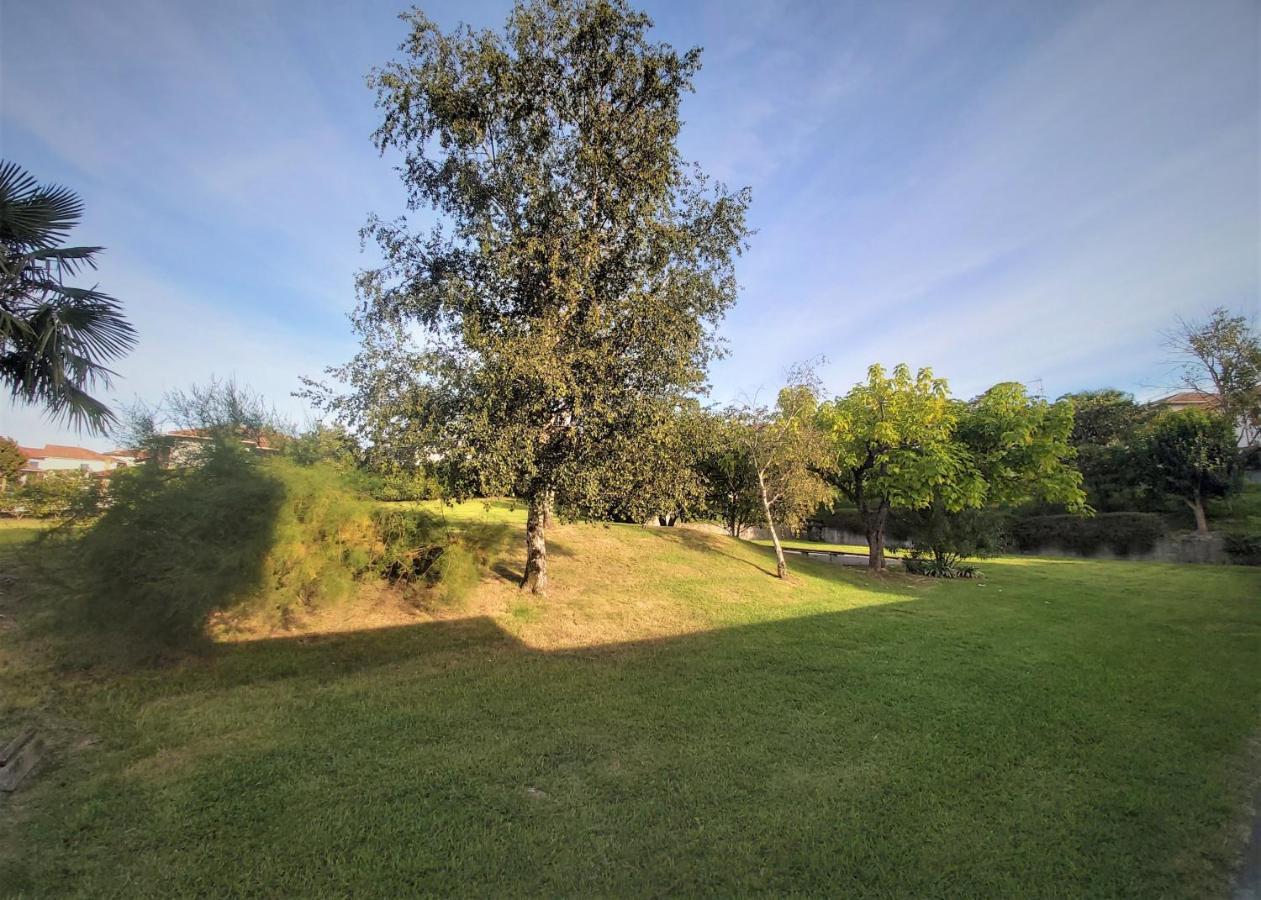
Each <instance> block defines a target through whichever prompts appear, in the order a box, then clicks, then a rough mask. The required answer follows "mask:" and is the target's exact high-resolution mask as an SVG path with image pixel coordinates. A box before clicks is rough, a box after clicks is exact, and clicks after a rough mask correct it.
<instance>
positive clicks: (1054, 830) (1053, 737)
mask: <svg viewBox="0 0 1261 900" xmlns="http://www.w3.org/2000/svg"><path fill="white" fill-rule="evenodd" d="M510 506H511V504H509V503H507V502H502V501H501V502H497V503H496V504H494V505H492V506H491V507H490V509H489V510H487V509H486V507H485V506H484V505H483V504H481V503H477V504H464V505H462V506H460V507H457V508H455V509H449V510H448V515H449V516H450V518H451V520H452V521H453V522H456V523H459V522H468V521H487V522H498V523H505V524H507V525H508V526H510V527H513V528H517V527H519V522H520V521H521V519H522V518H523V516H524V511H523V510H521V509H520V507H517V508H516V509H515V510H513V509H511V508H510ZM551 549H552V573H553V578H554V579H555V583H556V586H555V589H554V590H553V592H552V595H551V596H550V597H549V598H547V599H546V600H536V599H533V598H529V597H523V596H520V595H519V594H518V593H517V592H516V591H515V589H513V587H512V586H511V584H510V579H511V578H512V577H513V576H515V575H516V574H518V573H519V572H520V567H521V564H522V556H523V554H522V553H521V550H520V548H519V547H518V546H517V545H516V542H514V543H513V545H512V549H511V550H510V551H506V552H505V554H504V557H503V559H502V560H499V561H497V562H496V564H495V565H494V566H493V569H494V572H493V573H491V574H488V575H487V577H486V579H485V581H484V582H483V584H482V586H481V588H480V589H479V591H478V592H477V594H476V596H475V597H474V598H473V599H472V600H470V601H468V603H467V604H466V605H465V606H464V607H461V608H453V609H447V610H433V611H428V612H426V613H424V615H419V614H418V617H417V618H416V620H415V621H414V622H411V623H410V624H398V625H393V626H390V627H379V628H375V629H371V630H359V631H350V632H347V633H342V634H332V635H320V636H303V635H297V636H290V637H281V638H275V639H270V640H258V641H253V642H242V643H235V644H225V645H221V646H219V647H218V648H216V651H215V652H214V653H213V654H212V655H211V656H209V657H208V658H205V659H194V660H189V661H187V662H185V663H182V664H179V665H174V666H170V667H168V668H165V669H162V670H160V671H138V672H130V673H121V674H120V673H114V674H110V673H107V672H104V671H99V670H93V671H79V670H75V669H74V668H73V667H67V666H66V665H65V664H64V663H61V664H54V663H52V662H50V661H49V658H48V657H47V656H46V655H45V654H44V653H43V652H42V644H41V643H40V641H39V640H38V639H37V638H35V637H33V636H31V635H30V634H28V633H26V632H25V631H23V629H22V628H21V627H20V623H21V621H22V605H21V593H20V590H16V591H8V589H7V588H6V589H5V590H6V591H8V592H7V593H6V594H5V595H4V596H2V597H0V613H2V614H4V615H5V616H6V617H9V618H5V619H0V622H2V623H10V622H12V621H17V622H19V626H18V627H14V626H12V625H8V626H4V627H2V628H0V736H2V735H3V734H7V733H8V732H11V731H13V730H15V729H16V727H17V726H18V725H19V724H20V723H23V722H28V721H29V722H37V723H39V724H40V726H41V728H43V730H44V732H45V734H46V735H47V737H48V740H49V742H50V743H51V744H52V746H53V748H54V753H53V757H52V763H51V765H50V766H49V767H48V768H47V769H46V770H45V771H43V772H42V773H41V774H40V776H39V777H38V778H36V780H35V781H34V782H33V783H32V784H30V785H29V786H28V787H26V788H24V789H23V790H21V791H19V792H18V793H17V794H14V795H13V796H12V797H11V798H9V799H8V800H0V803H3V804H4V805H5V808H4V809H3V811H2V812H0V894H3V895H8V896H20V895H32V896H67V895H69V896H91V897H101V896H119V897H140V896H161V897H170V896H193V895H229V894H250V895H256V896H275V895H290V896H292V895H305V896H310V895H327V894H337V895H349V894H354V895H356V896H398V895H412V894H418V893H430V894H465V895H467V894H476V895H488V894H489V895H502V894H542V895H593V894H595V895H599V894H604V895H609V894H619V895H625V894H634V895H645V894H649V895H661V894H714V895H724V896H726V895H732V894H737V893H748V892H763V893H776V894H785V893H797V894H829V895H837V894H840V895H846V894H851V895H852V894H863V895H881V896H927V895H962V896H975V895H988V896H1066V895H1094V896H1105V895H1129V896H1204V895H1221V894H1223V893H1224V892H1225V891H1226V885H1227V884H1228V879H1229V875H1230V872H1229V870H1230V866H1231V865H1232V863H1233V860H1234V858H1235V855H1236V854H1237V852H1238V851H1239V849H1240V846H1239V840H1240V832H1239V826H1240V823H1241V816H1242V815H1243V805H1244V800H1245V797H1246V782H1247V775H1248V771H1249V769H1248V767H1249V766H1250V765H1252V764H1253V763H1255V762H1256V760H1250V759H1249V758H1248V751H1247V747H1248V744H1249V741H1250V740H1251V739H1253V738H1255V737H1256V736H1257V733H1258V731H1257V730H1258V726H1259V725H1261V722H1259V721H1258V708H1259V702H1261V666H1259V665H1258V664H1257V661H1258V658H1261V601H1259V599H1258V598H1259V597H1261V573H1258V572H1257V571H1256V570H1248V569H1243V568H1233V567H1208V566H1202V567H1193V566H1173V565H1160V564H1139V563H1127V562H1105V561H1088V560H1046V559H1039V560H1030V559H1025V560H1014V559H1003V560H993V561H988V562H987V563H986V564H985V569H986V575H987V578H986V580H985V581H984V582H981V583H977V582H966V581H958V582H930V581H927V580H923V579H916V578H909V577H906V576H901V575H889V576H885V577H876V578H873V577H871V576H869V575H867V574H866V573H865V572H864V571H861V570H848V569H844V568H841V567H838V566H834V565H831V564H829V563H826V562H822V561H819V562H812V561H809V560H805V559H796V558H793V559H790V560H789V564H790V566H791V568H792V570H793V572H794V577H793V580H792V581H791V582H790V583H782V582H780V581H778V580H776V579H775V578H773V577H771V575H770V573H771V572H773V561H772V559H771V555H770V552H769V551H767V550H765V549H763V548H760V547H757V546H754V545H752V544H749V543H745V542H738V541H734V540H730V539H727V538H723V537H719V536H715V535H710V534H701V533H699V532H692V531H688V530H684V529H641V528H638V527H632V526H608V527H605V526H599V525H569V526H563V527H561V528H559V529H556V530H555V532H554V534H553V537H552V539H551ZM6 553H7V558H8V562H0V570H9V569H11V568H12V566H13V559H14V557H15V555H16V554H14V552H13V548H12V547H10V548H9V549H8V550H7V551H5V550H2V549H0V554H6ZM19 585H20V582H19Z"/></svg>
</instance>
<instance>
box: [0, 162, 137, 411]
mask: <svg viewBox="0 0 1261 900" xmlns="http://www.w3.org/2000/svg"><path fill="white" fill-rule="evenodd" d="M82 214H83V204H82V202H81V201H80V200H79V198H78V197H77V196H76V195H75V194H74V192H73V191H71V190H69V189H68V188H64V187H57V186H40V185H39V184H38V182H36V181H35V179H34V178H33V177H31V176H30V175H29V174H28V173H27V172H26V171H25V170H23V169H22V168H21V167H20V166H18V165H16V164H15V163H11V162H0V382H3V383H4V384H6V385H7V386H8V388H9V392H10V396H11V397H12V398H13V399H14V400H17V401H20V402H24V403H31V404H41V405H43V406H44V407H45V408H46V409H47V410H48V412H49V413H50V414H51V415H52V416H54V417H55V418H58V419H61V420H63V421H65V422H67V423H69V424H71V425H72V426H74V427H77V428H80V429H85V428H86V429H89V430H91V431H96V432H102V433H103V432H104V430H105V429H107V428H108V427H109V426H110V425H111V424H112V423H113V421H114V417H113V414H112V413H110V411H109V409H108V407H106V406H105V405H104V404H103V403H101V401H99V400H97V399H95V398H94V397H92V396H90V395H89V393H88V390H89V389H95V388H96V387H98V386H105V387H108V386H109V384H110V382H111V379H112V378H113V376H114V372H113V371H112V370H111V369H109V368H107V366H106V365H105V364H106V363H107V362H109V361H110V360H113V359H117V358H119V357H121V356H123V355H124V354H126V353H127V352H128V351H130V350H131V349H132V348H133V347H134V346H135V344H136V332H135V329H134V328H132V326H131V325H130V324H129V323H128V322H127V320H126V318H125V317H124V316H123V311H122V305H121V304H120V303H119V302H118V301H117V300H115V299H114V298H113V297H111V296H109V295H108V294H106V293H104V292H102V291H101V290H99V289H98V288H97V287H96V286H93V287H90V288H85V287H75V286H72V285H68V284H66V283H65V280H66V279H67V278H73V277H74V276H76V275H78V274H80V273H82V272H83V271H85V270H87V269H95V268H96V260H95V256H96V254H97V253H99V252H100V251H101V250H102V248H101V247H88V246H85V247H58V246H57V244H58V243H60V242H61V241H62V240H64V239H65V237H66V236H67V235H68V234H69V232H70V230H71V229H72V228H73V227H74V226H75V225H76V224H77V223H78V222H79V219H80V218H81V217H82Z"/></svg>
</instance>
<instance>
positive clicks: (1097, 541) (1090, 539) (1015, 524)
mask: <svg viewBox="0 0 1261 900" xmlns="http://www.w3.org/2000/svg"><path fill="white" fill-rule="evenodd" d="M1164 533H1165V527H1164V524H1163V523H1162V521H1161V518H1160V516H1159V515H1157V514H1155V513H1137V512H1122V513H1100V514H1098V515H1096V516H1093V517H1091V518H1083V517H1081V516H1072V515H1054V516H1027V517H1024V518H1015V519H1013V520H1012V521H1011V524H1010V526H1009V534H1010V536H1011V540H1012V541H1013V543H1014V544H1015V546H1016V548H1017V549H1018V550H1020V551H1021V552H1023V553H1029V552H1032V551H1036V550H1041V549H1045V548H1051V547H1056V548H1059V549H1060V550H1065V551H1068V552H1070V553H1080V554H1081V555H1083V556H1093V555H1095V554H1096V553H1098V552H1099V551H1100V550H1101V549H1103V548H1107V549H1108V550H1111V551H1112V552H1113V553H1115V554H1116V555H1117V556H1130V555H1132V554H1135V553H1150V552H1151V551H1152V549H1154V548H1155V546H1156V542H1157V541H1159V540H1160V538H1161V537H1163V536H1164Z"/></svg>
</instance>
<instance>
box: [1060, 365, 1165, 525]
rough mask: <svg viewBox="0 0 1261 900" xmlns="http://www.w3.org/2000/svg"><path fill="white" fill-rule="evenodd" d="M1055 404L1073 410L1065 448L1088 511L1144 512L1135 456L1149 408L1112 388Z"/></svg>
mask: <svg viewBox="0 0 1261 900" xmlns="http://www.w3.org/2000/svg"><path fill="white" fill-rule="evenodd" d="M1060 401H1061V402H1062V401H1069V402H1071V403H1072V404H1073V431H1072V434H1071V435H1070V437H1069V443H1070V444H1072V446H1073V448H1074V450H1075V451H1076V456H1075V460H1074V461H1075V464H1076V466H1077V469H1078V471H1080V472H1081V474H1082V487H1083V488H1084V489H1085V491H1086V499H1087V500H1088V502H1089V503H1090V505H1091V507H1093V508H1094V509H1096V510H1099V511H1102V512H1118V511H1123V510H1134V509H1143V508H1145V507H1146V506H1147V505H1148V504H1149V501H1150V497H1151V495H1150V492H1149V491H1148V490H1147V487H1146V485H1145V483H1144V477H1143V465H1142V460H1141V459H1140V456H1141V452H1142V451H1141V444H1142V433H1143V429H1144V428H1145V427H1146V425H1147V423H1148V422H1150V421H1151V418H1152V416H1153V414H1154V411H1153V409H1152V407H1150V406H1146V405H1143V404H1140V403H1136V402H1135V401H1134V397H1133V395H1132V394H1128V393H1126V392H1124V391H1118V390H1115V389H1113V388H1104V389H1102V390H1095V391H1081V392H1079V393H1076V394H1065V395H1064V396H1062V397H1060Z"/></svg>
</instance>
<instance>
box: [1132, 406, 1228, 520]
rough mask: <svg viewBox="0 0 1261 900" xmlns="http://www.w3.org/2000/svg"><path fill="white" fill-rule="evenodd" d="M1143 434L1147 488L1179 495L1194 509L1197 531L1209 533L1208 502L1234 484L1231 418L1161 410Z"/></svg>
mask: <svg viewBox="0 0 1261 900" xmlns="http://www.w3.org/2000/svg"><path fill="white" fill-rule="evenodd" d="M1145 437H1146V440H1145V448H1146V452H1147V477H1148V479H1149V480H1150V483H1151V485H1152V487H1153V488H1154V489H1155V490H1158V491H1163V492H1165V493H1168V494H1171V495H1173V496H1175V497H1179V498H1181V499H1182V501H1183V502H1184V503H1186V505H1187V506H1188V507H1190V508H1191V511H1192V513H1194V514H1195V527H1196V530H1197V531H1199V532H1200V533H1201V534H1206V533H1208V515H1207V513H1206V511H1205V507H1206V504H1207V502H1208V501H1209V500H1210V499H1211V498H1213V497H1224V496H1226V495H1227V494H1229V493H1230V492H1231V491H1232V490H1233V489H1234V488H1235V487H1236V475H1237V470H1238V466H1239V452H1238V449H1237V447H1236V442H1235V431H1234V428H1233V427H1232V425H1231V422H1230V420H1229V419H1228V418H1226V417H1225V416H1224V415H1220V414H1214V413H1208V412H1204V411H1203V410H1198V409H1186V410H1181V411H1178V412H1166V413H1162V414H1161V415H1159V416H1157V417H1156V419H1155V421H1153V422H1152V424H1151V426H1150V427H1149V429H1148V431H1147V434H1146V436H1145Z"/></svg>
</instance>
